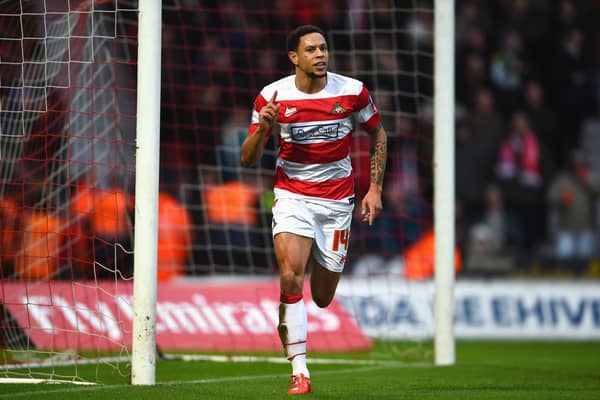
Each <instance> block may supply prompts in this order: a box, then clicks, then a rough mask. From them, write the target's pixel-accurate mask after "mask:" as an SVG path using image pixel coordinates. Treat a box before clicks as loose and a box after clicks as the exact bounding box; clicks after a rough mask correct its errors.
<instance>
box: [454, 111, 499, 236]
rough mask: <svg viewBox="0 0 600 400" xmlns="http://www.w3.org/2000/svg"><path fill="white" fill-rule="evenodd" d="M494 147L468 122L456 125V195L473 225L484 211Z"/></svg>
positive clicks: (466, 217) (464, 214)
mask: <svg viewBox="0 0 600 400" xmlns="http://www.w3.org/2000/svg"><path fill="white" fill-rule="evenodd" d="M490 150H491V149H486V148H485V143H484V141H482V140H481V138H479V137H477V136H476V135H474V134H473V132H472V131H471V126H470V125H469V124H468V123H467V122H463V121H459V122H458V123H457V126H456V144H455V176H456V179H455V185H456V197H457V199H458V201H459V202H460V203H461V204H462V208H463V217H464V218H465V221H464V222H465V223H466V224H467V225H470V224H471V223H472V222H473V221H474V220H476V219H477V218H479V217H480V215H481V212H482V211H483V192H484V188H485V186H486V184H487V182H488V181H489V179H490V172H491V169H490V167H491V164H490V160H491V158H490V157H489V154H490Z"/></svg>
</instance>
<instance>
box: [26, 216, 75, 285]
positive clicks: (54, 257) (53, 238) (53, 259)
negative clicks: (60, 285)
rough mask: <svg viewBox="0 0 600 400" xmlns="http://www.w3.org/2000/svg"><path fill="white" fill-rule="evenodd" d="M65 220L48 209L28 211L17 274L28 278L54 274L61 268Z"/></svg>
mask: <svg viewBox="0 0 600 400" xmlns="http://www.w3.org/2000/svg"><path fill="white" fill-rule="evenodd" d="M63 228H64V221H62V220H61V219H60V218H59V217H58V216H56V215H52V214H50V213H47V212H45V211H34V212H25V213H24V215H23V225H22V229H23V238H22V241H21V248H20V250H19V251H18V252H17V254H16V256H15V275H16V276H17V277H19V278H22V279H26V280H35V279H45V280H47V279H52V278H55V277H56V276H57V274H58V272H59V268H60V255H61V254H60V252H61V249H62V246H63V238H64V235H63Z"/></svg>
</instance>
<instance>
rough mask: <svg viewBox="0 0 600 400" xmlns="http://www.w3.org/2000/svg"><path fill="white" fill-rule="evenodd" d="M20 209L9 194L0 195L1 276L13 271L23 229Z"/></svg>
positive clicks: (10, 273)
mask: <svg viewBox="0 0 600 400" xmlns="http://www.w3.org/2000/svg"><path fill="white" fill-rule="evenodd" d="M21 210H22V207H19V205H18V203H17V201H16V200H15V199H13V198H11V197H10V196H6V195H4V196H2V197H0V273H1V274H2V275H1V276H2V277H8V276H11V275H12V274H13V273H14V261H15V255H16V254H17V252H18V251H19V247H20V246H21V240H22V239H21V235H20V234H19V233H20V231H22V229H23V223H22V221H21Z"/></svg>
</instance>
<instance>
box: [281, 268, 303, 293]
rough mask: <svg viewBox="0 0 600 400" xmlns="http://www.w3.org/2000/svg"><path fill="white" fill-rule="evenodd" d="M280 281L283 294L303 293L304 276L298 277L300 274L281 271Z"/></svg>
mask: <svg viewBox="0 0 600 400" xmlns="http://www.w3.org/2000/svg"><path fill="white" fill-rule="evenodd" d="M279 279H280V281H281V290H282V292H283V293H287V294H295V293H302V282H303V281H302V276H300V277H298V274H296V273H295V272H294V271H291V270H288V271H281V272H280V273H279Z"/></svg>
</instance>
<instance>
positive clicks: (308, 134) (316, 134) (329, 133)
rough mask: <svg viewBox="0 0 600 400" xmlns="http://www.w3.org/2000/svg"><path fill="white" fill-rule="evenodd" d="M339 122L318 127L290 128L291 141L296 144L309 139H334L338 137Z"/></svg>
mask: <svg viewBox="0 0 600 400" xmlns="http://www.w3.org/2000/svg"><path fill="white" fill-rule="evenodd" d="M339 129H340V124H339V122H336V123H332V124H320V125H303V126H292V127H291V129H290V132H291V134H292V139H293V140H295V141H298V142H301V141H304V140H311V139H329V140H333V139H336V138H337V137H338V135H339Z"/></svg>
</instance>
